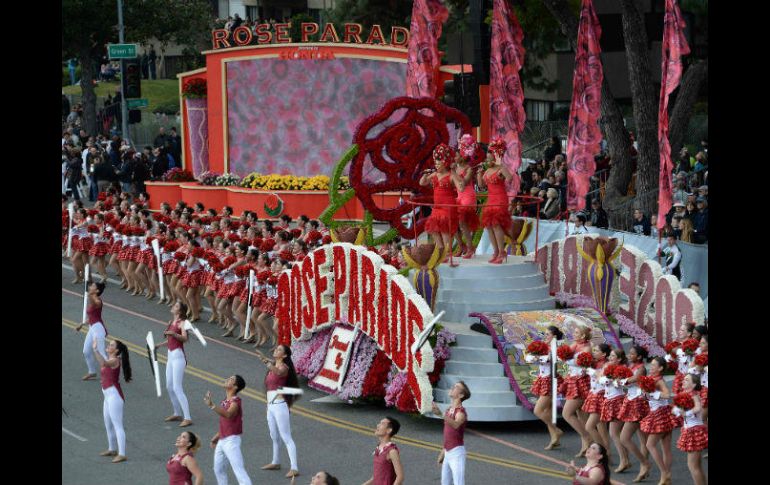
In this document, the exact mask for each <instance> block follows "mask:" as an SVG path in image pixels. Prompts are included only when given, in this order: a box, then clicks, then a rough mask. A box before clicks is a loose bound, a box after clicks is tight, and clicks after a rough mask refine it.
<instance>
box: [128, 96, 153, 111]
mask: <svg viewBox="0 0 770 485" xmlns="http://www.w3.org/2000/svg"><path fill="white" fill-rule="evenodd" d="M126 104H128V109H137V108H146V107H147V106H149V105H150V103H149V102H148V100H146V99H145V98H140V99H127V100H126Z"/></svg>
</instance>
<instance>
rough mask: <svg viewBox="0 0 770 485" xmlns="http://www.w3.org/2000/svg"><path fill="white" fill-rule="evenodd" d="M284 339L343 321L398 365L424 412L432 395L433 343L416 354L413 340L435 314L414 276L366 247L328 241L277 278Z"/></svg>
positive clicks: (287, 341)
mask: <svg viewBox="0 0 770 485" xmlns="http://www.w3.org/2000/svg"><path fill="white" fill-rule="evenodd" d="M277 318H278V327H279V339H280V342H281V343H283V344H286V345H291V344H292V343H293V342H296V341H302V340H306V339H307V338H309V337H310V336H311V335H312V334H313V333H315V332H317V331H319V330H322V329H324V328H328V327H330V326H332V325H334V323H335V322H339V321H344V322H348V323H349V324H350V325H353V326H354V327H357V328H359V329H360V330H361V331H362V332H364V333H365V334H366V335H368V336H369V337H370V338H371V339H372V340H374V342H376V344H377V347H378V348H379V349H380V350H382V351H383V352H384V353H385V354H386V355H387V356H388V357H389V358H390V360H391V361H392V362H393V364H394V365H395V366H396V367H397V368H398V370H399V371H402V372H406V379H407V385H408V386H409V388H410V390H411V391H412V394H413V395H414V398H415V401H416V407H417V409H418V410H419V411H420V412H428V411H429V410H430V407H431V402H432V400H433V396H432V388H431V384H430V380H429V378H428V373H429V372H431V371H432V370H433V364H434V357H433V350H432V349H431V347H430V344H426V345H425V346H423V348H422V349H421V350H418V351H417V352H415V353H412V350H411V348H412V344H414V342H415V341H416V340H417V339H418V338H419V336H420V333H421V332H422V331H423V329H424V328H425V326H426V325H427V324H428V322H430V321H431V320H432V319H433V313H432V312H431V310H430V308H429V307H428V305H427V304H426V303H425V301H424V300H423V298H422V297H421V296H419V295H418V294H417V293H416V292H415V291H414V289H413V288H412V286H411V285H410V284H409V281H408V280H407V279H406V278H404V277H403V276H401V275H400V274H398V272H397V271H396V269H395V268H393V267H392V266H390V265H387V264H385V262H384V261H383V259H382V258H381V257H380V256H379V255H378V254H377V253H374V252H372V251H368V250H367V249H366V248H364V247H362V246H354V245H352V244H349V243H335V244H329V245H325V246H323V247H320V248H318V249H316V250H315V251H313V252H311V253H310V254H308V256H307V257H305V259H304V260H303V261H302V264H297V265H294V266H293V267H292V269H291V270H286V271H284V272H283V273H282V274H281V276H280V277H279V278H278V309H277Z"/></svg>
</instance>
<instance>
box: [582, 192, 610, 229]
mask: <svg viewBox="0 0 770 485" xmlns="http://www.w3.org/2000/svg"><path fill="white" fill-rule="evenodd" d="M586 224H587V225H588V226H592V227H598V228H600V229H608V228H609V227H610V222H609V218H608V217H607V211H605V210H604V208H602V203H601V201H600V200H599V199H594V200H593V201H591V218H590V220H589V221H587V222H586Z"/></svg>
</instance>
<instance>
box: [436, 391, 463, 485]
mask: <svg viewBox="0 0 770 485" xmlns="http://www.w3.org/2000/svg"><path fill="white" fill-rule="evenodd" d="M470 397H471V391H470V389H468V386H467V385H466V384H465V383H464V382H463V381H458V382H456V383H455V385H453V386H452V388H451V389H450V390H449V398H450V399H451V400H452V404H450V406H449V408H447V410H446V412H445V413H444V448H443V449H442V450H441V453H440V454H439V457H438V462H439V463H440V464H441V485H451V484H454V485H465V458H466V452H465V441H464V439H463V438H464V435H465V423H466V422H467V421H468V413H467V412H466V411H465V408H464V407H463V404H462V403H463V401H465V400H466V399H468V398H470ZM433 414H435V415H436V416H441V409H439V407H438V406H437V405H436V403H435V402H434V403H433Z"/></svg>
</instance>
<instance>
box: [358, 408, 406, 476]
mask: <svg viewBox="0 0 770 485" xmlns="http://www.w3.org/2000/svg"><path fill="white" fill-rule="evenodd" d="M400 428H401V424H400V423H399V422H398V421H397V420H396V419H395V418H391V417H390V416H388V417H386V418H384V419H382V420H381V421H380V422H379V423H378V424H377V429H375V431H374V436H376V437H377V438H378V439H379V444H378V445H377V447H376V448H375V449H374V453H372V456H373V457H374V470H373V472H372V478H370V479H369V480H367V481H365V482H364V483H363V485H403V483H404V467H403V465H402V464H401V454H400V453H399V451H398V446H396V444H395V443H393V442H392V441H391V439H393V437H394V436H395V435H396V433H398V430H399V429H400Z"/></svg>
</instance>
